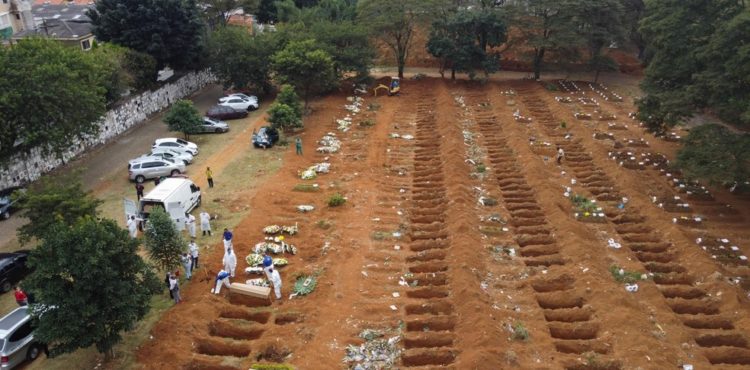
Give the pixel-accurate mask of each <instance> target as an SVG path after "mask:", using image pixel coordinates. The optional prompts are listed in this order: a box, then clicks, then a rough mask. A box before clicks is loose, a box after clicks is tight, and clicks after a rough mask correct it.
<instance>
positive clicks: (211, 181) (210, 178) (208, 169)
mask: <svg viewBox="0 0 750 370" xmlns="http://www.w3.org/2000/svg"><path fill="white" fill-rule="evenodd" d="M206 180H208V187H209V188H213V187H214V176H213V172H211V167H206Z"/></svg>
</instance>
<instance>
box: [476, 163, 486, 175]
mask: <svg viewBox="0 0 750 370" xmlns="http://www.w3.org/2000/svg"><path fill="white" fill-rule="evenodd" d="M475 170H476V171H477V172H479V173H485V172H487V166H485V165H484V163H479V164H477V165H476V167H475Z"/></svg>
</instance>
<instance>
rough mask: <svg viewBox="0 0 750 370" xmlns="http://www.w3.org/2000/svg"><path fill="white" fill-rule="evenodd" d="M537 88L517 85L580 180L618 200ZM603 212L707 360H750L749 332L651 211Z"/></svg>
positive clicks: (605, 197) (605, 199) (728, 362)
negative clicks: (563, 133) (701, 280)
mask: <svg viewBox="0 0 750 370" xmlns="http://www.w3.org/2000/svg"><path fill="white" fill-rule="evenodd" d="M539 90H540V87H539V86H533V87H529V86H528V85H524V86H520V87H519V88H518V89H517V91H518V93H519V95H520V97H521V99H522V101H523V102H524V104H525V105H526V106H527V107H528V108H529V109H530V110H531V111H532V113H533V114H534V117H535V118H536V119H537V120H538V122H539V123H540V125H541V127H542V129H543V130H544V131H545V132H546V133H547V134H548V135H550V137H555V136H557V141H556V144H557V145H559V146H561V147H563V148H564V150H565V166H566V167H568V168H570V169H571V170H572V172H573V173H574V174H575V177H576V179H577V180H578V182H579V183H580V184H581V186H582V187H583V188H585V189H587V190H588V191H589V192H591V193H592V194H593V195H594V196H595V197H596V199H597V200H599V201H601V202H604V203H608V202H609V203H610V204H611V203H612V202H618V201H619V200H620V199H621V198H622V196H623V193H622V192H621V190H619V189H618V188H617V186H616V185H615V183H614V181H612V179H611V178H610V177H609V175H608V174H607V173H606V172H605V171H604V170H603V169H602V168H599V167H598V166H596V165H595V164H594V161H593V158H592V157H591V156H590V155H589V154H588V153H587V152H586V150H585V148H584V147H583V145H582V144H581V141H580V140H565V139H561V138H560V137H559V136H560V133H559V132H556V131H555V129H556V128H557V127H558V126H559V124H558V121H557V120H555V119H554V116H553V114H552V112H551V111H550V110H549V108H548V107H547V106H546V103H544V100H543V99H541V98H540V97H539V96H538V95H537V94H538V91H539ZM604 212H605V215H606V219H607V220H608V221H609V222H611V223H612V224H613V227H614V230H615V231H616V232H617V234H618V236H619V237H620V238H621V239H622V241H623V244H624V246H625V247H627V248H628V249H629V250H630V251H632V252H633V254H634V256H635V257H636V258H637V260H638V261H639V262H640V263H641V265H642V266H643V268H645V269H646V270H647V271H649V272H651V273H653V274H654V276H653V280H654V283H655V284H656V286H657V287H658V289H659V291H660V292H661V294H662V296H663V298H664V300H665V301H666V304H667V306H668V307H669V308H670V309H671V311H672V312H673V314H674V315H675V316H676V317H677V318H678V319H680V321H681V322H682V323H683V324H684V326H685V328H686V333H687V334H688V335H689V336H690V337H691V339H692V341H694V343H696V344H697V346H698V347H699V348H700V353H702V354H703V356H704V359H705V361H706V362H705V364H704V366H709V364H710V365H722V366H724V367H726V366H728V365H741V366H747V365H750V347H749V346H748V343H747V341H746V340H745V339H744V338H745V333H744V332H743V331H741V330H737V329H735V328H736V325H735V320H734V319H733V317H732V316H731V315H730V314H729V313H727V312H726V311H724V312H722V310H721V304H720V303H719V302H718V301H716V300H715V299H714V298H713V297H712V295H711V294H710V293H709V292H708V291H707V290H706V289H704V288H703V287H701V286H699V285H697V284H696V281H697V278H696V276H694V275H693V274H691V273H690V271H688V269H687V268H686V267H684V266H683V265H682V264H681V263H680V261H679V252H678V251H677V250H676V248H675V246H674V245H673V244H672V243H670V242H665V241H664V240H663V239H662V237H661V235H660V234H659V233H658V232H657V231H656V230H655V229H653V228H652V227H651V226H649V221H648V219H647V217H645V216H643V215H642V214H641V213H640V212H639V211H638V210H637V209H635V208H634V207H626V208H625V209H618V208H617V207H605V210H604ZM696 352H698V351H696ZM695 360H698V359H697V358H695ZM698 366H700V364H699V365H698Z"/></svg>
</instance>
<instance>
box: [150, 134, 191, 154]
mask: <svg viewBox="0 0 750 370" xmlns="http://www.w3.org/2000/svg"><path fill="white" fill-rule="evenodd" d="M156 148H170V149H176V150H182V151H187V152H189V153H190V154H192V155H197V154H198V145H196V144H195V143H191V142H189V141H187V140H183V139H178V138H175V137H167V138H163V139H156V140H155V141H154V145H152V146H151V149H156Z"/></svg>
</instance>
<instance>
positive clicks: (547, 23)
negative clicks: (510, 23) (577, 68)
mask: <svg viewBox="0 0 750 370" xmlns="http://www.w3.org/2000/svg"><path fill="white" fill-rule="evenodd" d="M576 1H577V0H521V1H519V2H518V4H517V6H515V7H514V13H515V16H514V17H513V19H514V26H515V28H516V29H517V30H518V31H519V33H520V35H521V36H520V38H521V40H522V41H523V45H522V47H523V48H528V49H529V50H530V52H531V60H532V65H533V69H534V78H536V79H539V78H540V76H541V73H542V68H543V66H544V63H545V61H546V59H547V58H549V54H550V53H553V54H557V55H559V56H562V57H563V58H565V59H566V60H570V59H574V57H575V55H576V51H577V49H578V47H579V46H580V45H581V40H580V38H579V35H578V33H577V32H576V31H577V27H576V26H577V23H576V16H575V10H576V6H577V5H578V4H577V3H576Z"/></svg>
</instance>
